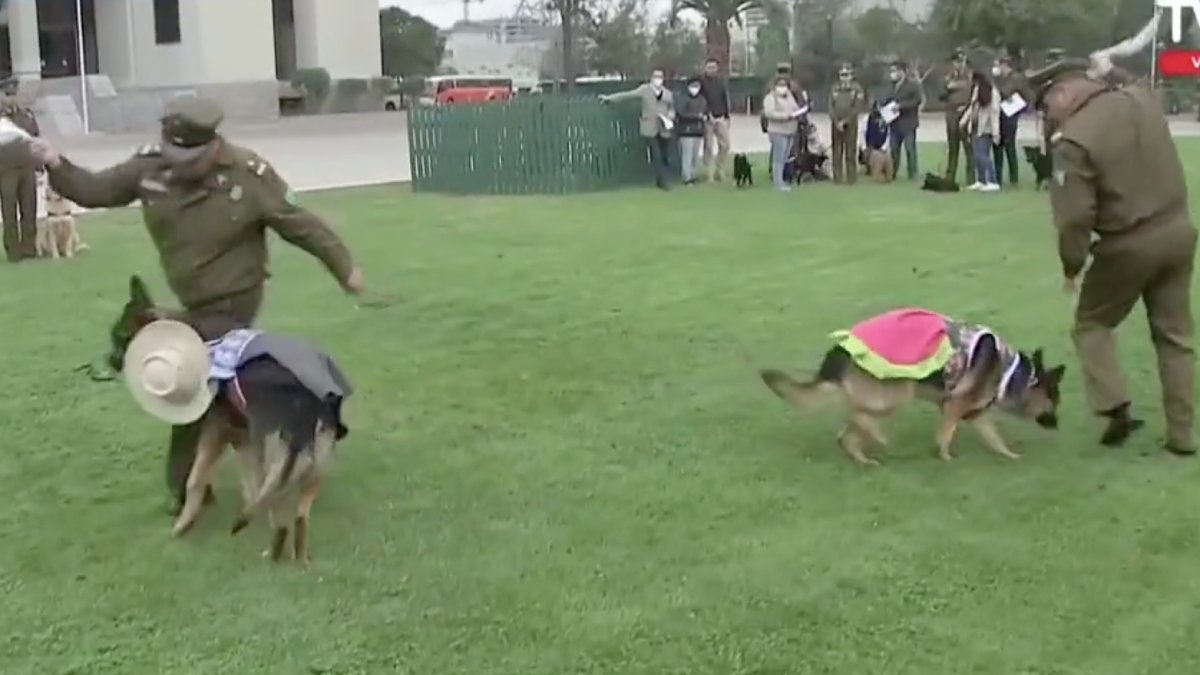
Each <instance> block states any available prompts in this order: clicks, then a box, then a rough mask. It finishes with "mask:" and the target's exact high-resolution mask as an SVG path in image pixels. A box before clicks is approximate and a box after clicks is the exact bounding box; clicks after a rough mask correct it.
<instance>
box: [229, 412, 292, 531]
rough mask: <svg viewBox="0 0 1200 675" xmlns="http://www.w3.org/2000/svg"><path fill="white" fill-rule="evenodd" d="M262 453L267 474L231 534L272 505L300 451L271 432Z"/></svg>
mask: <svg viewBox="0 0 1200 675" xmlns="http://www.w3.org/2000/svg"><path fill="white" fill-rule="evenodd" d="M263 454H264V455H265V456H266V457H267V461H268V469H267V476H266V478H265V479H263V482H262V485H261V486H259V488H258V494H256V495H254V498H253V499H251V500H250V503H248V504H246V505H244V506H243V507H242V512H241V514H240V515H238V519H237V520H236V521H235V522H234V523H233V531H232V534H237V533H238V532H241V531H242V530H244V529H246V526H247V525H249V524H250V521H251V520H253V519H254V518H255V517H256V516H258V514H260V513H262V512H263V511H264V510H266V509H267V508H269V507H271V506H274V504H275V501H276V500H277V499H279V497H280V495H281V494H282V492H283V486H285V485H287V482H288V479H289V478H291V477H292V475H293V474H294V473H295V472H296V464H297V463H298V461H299V459H300V454H301V453H300V452H296V451H294V450H292V449H291V448H289V447H288V446H287V443H285V442H284V441H283V439H282V438H281V437H280V436H279V435H278V434H272V435H270V436H269V437H267V438H266V440H265V441H264V447H263Z"/></svg>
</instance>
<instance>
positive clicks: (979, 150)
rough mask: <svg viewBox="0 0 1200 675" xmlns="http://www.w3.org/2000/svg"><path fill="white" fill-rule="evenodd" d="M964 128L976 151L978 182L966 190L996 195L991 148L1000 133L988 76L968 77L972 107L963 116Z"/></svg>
mask: <svg viewBox="0 0 1200 675" xmlns="http://www.w3.org/2000/svg"><path fill="white" fill-rule="evenodd" d="M962 122H963V126H964V127H966V131H967V133H968V134H971V135H972V138H971V142H972V143H973V144H974V145H973V149H974V150H975V177H976V178H977V179H978V181H977V182H976V183H975V184H974V185H971V186H970V187H968V188H967V189H968V190H979V191H981V192H995V191H997V190H999V189H1000V184H999V182H998V180H997V178H996V164H995V162H994V161H993V160H992V147H993V146H994V145H995V142H996V136H997V134H999V132H1000V102H999V101H998V100H997V97H996V95H995V90H994V89H993V88H992V83H991V82H989V81H988V79H987V76H986V75H984V74H983V73H980V72H975V73H974V74H973V75H972V76H971V105H970V106H968V107H967V111H966V113H965V114H964V115H963V120H962Z"/></svg>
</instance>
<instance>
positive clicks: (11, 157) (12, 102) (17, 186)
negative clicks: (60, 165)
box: [0, 77, 40, 263]
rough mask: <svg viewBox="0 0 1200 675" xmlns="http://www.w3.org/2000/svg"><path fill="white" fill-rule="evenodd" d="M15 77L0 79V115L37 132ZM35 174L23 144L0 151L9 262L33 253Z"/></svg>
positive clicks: (0, 202) (0, 192)
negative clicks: (18, 97)
mask: <svg viewBox="0 0 1200 675" xmlns="http://www.w3.org/2000/svg"><path fill="white" fill-rule="evenodd" d="M18 85H19V83H18V80H17V78H15V77H10V78H8V79H7V80H5V81H4V82H3V83H0V116H3V117H7V118H8V119H9V120H10V121H12V123H13V124H14V125H16V126H17V127H20V128H21V129H23V130H24V131H25V133H27V134H29V135H30V136H37V135H38V134H39V133H40V130H39V128H38V123H37V118H36V117H35V116H34V114H33V111H32V110H30V109H29V108H27V107H25V106H24V105H22V104H21V103H20V102H19V101H18V100H17V90H18ZM37 205H38V196H37V175H36V173H35V171H34V165H33V162H32V161H31V158H30V157H28V153H27V152H26V148H25V146H23V145H22V146H19V147H14V148H13V149H11V150H7V151H6V152H4V153H2V154H0V214H2V215H3V220H4V253H5V255H6V256H7V257H8V261H9V262H11V263H17V262H21V261H22V260H30V259H33V258H36V257H37Z"/></svg>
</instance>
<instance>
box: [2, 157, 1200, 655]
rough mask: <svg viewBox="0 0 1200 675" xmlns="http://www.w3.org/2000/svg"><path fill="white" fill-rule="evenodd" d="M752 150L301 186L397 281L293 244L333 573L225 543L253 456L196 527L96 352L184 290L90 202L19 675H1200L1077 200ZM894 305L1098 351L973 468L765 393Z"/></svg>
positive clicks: (31, 308)
mask: <svg viewBox="0 0 1200 675" xmlns="http://www.w3.org/2000/svg"><path fill="white" fill-rule="evenodd" d="M1183 151H1184V152H1185V154H1188V155H1189V156H1190V157H1191V159H1190V160H1189V162H1190V164H1191V169H1192V174H1193V176H1200V159H1198V158H1197V156H1198V154H1200V145H1196V144H1194V143H1188V144H1186V145H1184V146H1183ZM930 161H935V160H932V159H931V160H930ZM927 166H928V167H929V168H933V167H934V166H935V164H932V163H929V162H927ZM759 169H760V170H759V176H758V178H759V183H760V187H759V188H758V189H755V190H750V191H740V192H739V191H735V190H733V189H731V188H715V187H707V186H706V187H699V188H694V189H691V190H686V191H685V190H677V191H674V192H672V193H670V194H662V193H659V192H657V191H653V190H632V191H627V192H622V193H618V194H607V195H594V196H585V197H576V198H569V199H568V198H505V199H493V198H473V199H448V198H442V197H437V196H414V195H411V194H408V193H407V191H406V190H404V189H402V188H395V187H392V188H377V189H363V190H352V191H347V192H339V193H327V194H318V195H310V196H308V197H306V198H305V200H306V203H307V204H308V205H309V206H311V207H312V208H314V209H316V210H317V211H319V212H321V213H324V214H327V215H328V216H329V217H330V219H331V220H332V221H334V222H335V223H336V224H338V225H339V226H340V227H341V229H342V231H343V232H344V233H345V236H346V238H347V239H348V241H349V242H350V244H351V245H352V246H353V248H354V250H355V251H356V252H357V253H358V255H359V256H360V258H361V262H362V264H363V266H364V268H365V269H366V272H367V278H368V282H369V284H370V286H371V288H372V289H373V290H374V291H377V292H387V293H398V294H400V296H401V297H402V302H401V303H400V304H398V305H396V306H395V307H392V308H389V309H361V310H359V309H356V308H355V305H354V303H353V302H351V301H350V300H348V299H346V298H345V297H344V296H342V295H341V294H340V292H339V291H338V290H337V287H336V285H335V284H334V282H333V280H332V279H330V278H329V277H328V276H327V274H326V273H325V272H324V271H323V269H322V268H321V267H320V266H319V265H318V264H317V263H315V262H314V261H312V260H311V259H309V258H307V257H306V256H304V255H303V254H301V253H299V252H296V251H294V250H291V249H288V248H285V247H284V246H282V245H276V247H275V249H274V250H275V261H274V272H275V277H274V280H273V282H272V284H271V287H270V292H269V299H268V304H267V307H266V309H265V313H264V316H263V319H262V325H263V326H264V327H266V328H270V329H274V330H279V331H285V332H289V333H294V334H299V335H304V336H307V337H309V338H312V339H313V340H315V341H316V342H318V343H319V344H321V345H323V346H325V347H326V348H327V349H328V350H329V351H331V352H332V353H333V354H335V355H336V356H337V357H338V359H339V360H340V362H341V363H342V365H343V366H344V368H345V369H346V370H347V372H348V373H350V375H351V377H352V378H354V379H355V383H356V384H357V386H358V393H357V395H356V397H355V398H354V399H352V400H351V402H350V407H349V415H350V420H349V421H350V425H351V427H352V432H351V436H350V438H349V439H347V442H346V443H345V444H344V445H343V447H342V453H341V455H340V459H339V463H338V465H337V467H336V469H335V472H334V475H333V476H332V478H331V480H330V482H329V483H328V485H327V487H326V489H325V491H324V492H323V494H322V497H321V499H320V500H319V501H318V502H317V506H316V509H315V511H314V520H313V540H312V546H313V557H314V560H313V563H312V565H311V566H310V568H309V569H308V571H306V572H303V571H300V570H299V569H298V568H296V567H294V566H281V567H273V566H271V565H270V564H269V563H266V562H264V561H263V560H262V559H260V558H259V555H258V553H259V551H260V550H261V549H262V548H263V546H264V544H265V543H266V539H267V534H266V532H265V526H264V525H263V524H262V523H258V524H256V525H254V526H253V527H252V528H251V529H250V530H249V531H247V532H246V533H243V534H242V535H240V536H239V537H236V538H233V537H230V536H229V534H228V531H229V526H230V525H231V524H232V521H233V518H234V513H235V510H236V508H237V503H238V499H239V498H238V484H237V479H236V475H235V469H234V462H232V461H229V462H226V464H225V466H223V467H222V469H223V470H222V471H221V472H220V475H219V477H218V481H217V483H218V484H217V486H216V487H217V491H218V498H219V503H218V504H217V505H216V507H215V508H214V509H211V510H209V511H208V512H206V514H205V517H204V518H203V520H202V521H201V523H200V525H199V526H198V527H197V529H196V531H194V532H193V534H192V535H191V536H190V537H189V538H187V539H184V540H181V541H175V540H171V539H170V538H169V536H168V530H169V527H170V519H169V517H168V516H167V515H165V511H164V507H165V503H166V500H165V490H164V487H163V484H162V472H163V469H162V464H163V457H164V455H165V441H166V435H167V429H166V427H165V426H164V425H162V424H159V423H156V422H154V421H152V420H151V419H149V418H148V417H147V416H145V415H144V414H142V413H140V411H139V410H137V409H136V408H135V406H134V404H133V403H132V401H131V399H130V398H129V397H128V396H127V395H126V392H125V390H124V388H123V386H121V385H120V384H118V383H108V384H97V383H93V382H90V381H88V380H87V379H86V378H84V377H82V376H81V375H80V374H78V373H74V372H72V368H73V367H75V366H76V365H78V364H80V363H82V362H84V361H88V360H90V359H93V358H95V357H98V356H99V355H100V354H102V353H103V351H104V350H105V348H106V331H107V328H108V325H109V324H110V322H111V321H112V319H113V318H114V316H115V313H116V312H117V311H118V309H119V307H120V305H121V303H122V302H123V300H124V297H125V293H126V281H127V278H128V276H129V275H130V274H131V273H140V274H143V275H145V276H146V277H147V278H148V279H149V280H151V281H152V283H153V287H154V288H155V289H157V290H158V292H159V296H160V299H161V300H163V301H167V300H168V299H169V297H168V295H167V293H166V291H165V287H164V285H163V283H162V277H161V274H160V272H159V271H158V268H157V258H156V256H155V254H154V252H153V250H152V248H151V245H150V243H149V240H148V237H147V235H146V234H145V232H144V230H143V229H142V227H141V225H140V223H139V219H138V214H137V213H136V212H133V211H121V212H112V213H107V214H102V215H97V216H93V217H90V218H88V219H87V220H86V221H85V222H84V224H83V231H84V236H85V239H86V240H87V241H88V242H89V243H90V244H91V246H92V250H91V251H89V252H88V253H86V254H85V255H84V257H82V258H80V259H78V260H76V261H74V262H71V263H58V264H52V263H45V264H30V265H21V266H18V267H12V266H3V267H0V285H2V286H3V288H4V293H3V294H0V317H2V320H3V323H4V325H5V331H4V335H5V337H4V338H3V340H4V341H3V349H0V370H2V371H3V372H4V374H5V381H6V383H7V392H6V396H5V397H4V398H3V399H0V419H2V420H3V421H4V424H5V425H6V427H5V428H6V431H7V434H6V437H5V443H4V449H3V451H0V494H2V495H3V502H2V505H0V591H2V592H3V612H2V613H0V673H4V675H14V674H17V673H36V674H38V675H58V674H66V673H74V674H83V673H105V674H110V673H113V674H115V673H121V674H126V673H133V674H147V675H151V674H152V675H164V674H174V673H198V674H199V673H228V674H237V675H248V674H254V673H271V674H276V673H278V674H284V675H289V674H293V673H297V674H303V673H330V674H333V673H338V674H349V673H371V674H375V673H414V674H422V675H425V674H427V675H449V674H452V673H462V674H464V675H485V674H492V673H495V674H505V675H543V674H544V675H563V674H565V673H604V674H617V673H620V674H626V673H628V674H645V675H666V674H670V673H677V674H679V675H693V674H697V673H712V674H714V675H730V674H733V673H759V674H767V673H770V674H777V673H778V674H783V673H828V674H837V675H841V674H855V675H866V674H884V673H886V674H888V675H961V674H965V673H989V674H996V675H1017V674H1034V673H1036V674H1040V675H1049V674H1055V675H1059V674H1067V673H1072V674H1078V675H1135V674H1139V673H1146V674H1148V675H1150V674H1152V675H1167V674H1173V673H1180V674H1184V673H1187V674H1191V673H1196V672H1197V671H1198V669H1200V642H1197V640H1196V634H1197V630H1200V613H1198V611H1197V609H1198V608H1200V574H1197V570H1198V569H1200V568H1198V565H1200V528H1198V527H1197V513H1198V512H1200V489H1198V483H1200V473H1198V471H1197V468H1196V465H1195V464H1193V463H1188V462H1186V461H1180V460H1176V459H1173V458H1168V457H1167V456H1165V455H1164V454H1162V453H1160V452H1158V451H1157V445H1156V436H1157V434H1158V433H1159V431H1160V430H1161V426H1162V425H1161V421H1160V407H1159V403H1158V401H1157V390H1158V387H1157V382H1156V379H1155V376H1154V362H1153V358H1152V353H1151V351H1150V349H1149V343H1148V338H1147V330H1146V328H1145V326H1144V325H1143V324H1144V322H1143V319H1142V316H1141V314H1140V310H1139V313H1138V314H1137V315H1136V316H1135V317H1134V319H1133V320H1132V321H1130V322H1129V325H1128V326H1127V327H1126V329H1125V330H1124V333H1123V335H1124V336H1125V337H1126V340H1125V342H1124V343H1123V346H1122V349H1123V351H1124V357H1125V363H1126V366H1127V368H1128V371H1129V374H1130V376H1131V378H1132V382H1133V387H1134V393H1135V396H1136V401H1137V403H1138V404H1139V405H1140V407H1141V410H1142V412H1143V413H1144V414H1146V415H1147V416H1148V419H1149V420H1150V422H1151V425H1150V428H1149V430H1148V432H1147V433H1145V434H1144V435H1142V436H1141V437H1139V438H1138V439H1137V440H1136V442H1135V443H1133V444H1132V445H1131V446H1130V447H1127V448H1125V449H1122V450H1107V449H1102V448H1100V447H1099V446H1098V445H1097V444H1096V438H1097V436H1098V433H1099V427H1098V424H1097V422H1096V421H1095V420H1094V419H1092V418H1091V417H1090V416H1089V413H1088V411H1087V410H1086V407H1085V405H1084V402H1083V400H1082V392H1081V389H1080V385H1079V379H1078V369H1077V368H1076V366H1075V364H1074V359H1073V357H1072V354H1071V347H1070V341H1069V338H1068V326H1069V322H1070V313H1071V300H1070V299H1069V298H1067V297H1065V296H1063V295H1062V293H1061V292H1060V283H1061V279H1060V278H1059V273H1058V269H1059V268H1058V262H1057V257H1056V255H1055V252H1054V237H1053V236H1052V228H1051V225H1050V222H1049V206H1048V200H1047V197H1046V195H1045V193H1034V192H1033V191H1032V190H1029V189H1025V190H1023V191H1020V192H1016V193H1012V194H1000V195H977V194H960V195H945V196H937V195H928V194H924V193H920V192H918V191H917V190H916V188H915V186H913V185H912V184H899V185H894V186H884V187H880V186H874V185H867V184H864V185H860V186H859V187H856V188H838V187H834V186H826V185H822V186H816V187H804V188H801V189H798V190H796V191H795V192H793V193H791V194H787V195H784V194H776V193H774V192H772V191H770V190H769V189H767V188H766V183H767V180H766V175H765V167H764V166H763V165H762V164H761V163H760V164H759ZM902 305H921V306H926V307H929V308H931V309H937V310H940V311H943V312H947V313H950V314H953V315H955V316H960V317H964V318H969V319H972V320H976V321H980V322H987V323H990V324H993V325H994V326H995V327H997V328H998V329H1000V330H1001V332H1002V333H1003V334H1004V336H1006V337H1007V338H1008V339H1010V340H1011V341H1013V342H1015V343H1016V344H1018V345H1019V346H1021V347H1024V348H1026V349H1032V348H1034V347H1038V346H1042V347H1044V348H1045V349H1046V350H1047V353H1048V356H1049V357H1050V358H1051V359H1052V360H1053V361H1054V362H1059V361H1061V360H1064V359H1065V360H1067V362H1068V363H1069V364H1070V365H1069V367H1068V373H1067V383H1066V386H1065V391H1064V396H1065V397H1066V401H1065V405H1064V409H1063V410H1062V411H1061V417H1062V421H1063V424H1062V428H1061V429H1060V430H1059V431H1058V432H1056V433H1050V432H1044V431H1041V430H1039V429H1036V428H1034V427H1033V426H1032V425H1028V426H1026V425H1023V424H1021V423H1017V422H1014V423H1011V424H1007V425H1006V426H1005V429H1006V432H1007V433H1006V435H1007V436H1008V437H1009V439H1010V441H1011V442H1012V444H1013V446H1014V449H1015V450H1017V451H1018V452H1023V453H1024V454H1025V458H1024V459H1023V460H1022V461H1020V462H1016V463H1010V462H1006V461H1004V460H1002V459H1000V458H998V457H996V456H995V455H992V454H991V453H989V452H987V451H986V450H985V449H984V448H983V447H982V445H981V443H980V442H979V441H978V440H977V438H976V437H975V436H974V435H973V434H972V433H971V432H970V431H969V430H967V432H966V433H965V434H964V435H963V436H962V437H961V438H960V441H959V443H958V446H957V447H958V451H959V455H960V459H959V460H958V461H956V462H954V463H950V464H944V463H942V462H940V461H939V460H938V459H937V458H936V454H935V450H934V446H933V440H932V435H933V427H932V421H933V419H934V417H933V414H932V412H931V411H930V410H928V409H924V408H921V409H917V408H914V409H911V410H909V411H907V412H906V413H904V414H902V415H901V416H899V417H898V418H897V419H895V420H894V423H893V424H892V425H890V426H889V427H888V429H889V431H890V434H891V436H892V443H893V446H892V447H891V448H890V449H889V450H887V451H885V452H884V453H882V454H880V455H879V457H880V459H881V460H882V461H883V466H881V467H879V468H877V469H874V470H869V471H865V470H862V469H859V468H858V467H856V466H854V465H853V464H852V463H851V462H850V461H848V460H847V459H846V457H845V456H844V455H843V454H842V452H841V451H840V450H839V449H838V447H837V445H836V444H835V442H834V440H833V438H834V434H835V433H836V431H837V429H838V427H839V419H838V418H837V417H836V416H834V415H831V414H830V413H828V412H810V413H807V414H806V413H803V412H801V411H796V410H793V409H790V408H788V407H787V406H786V405H785V404H784V403H783V402H781V401H779V400H777V399H775V398H774V397H773V396H772V395H771V394H770V393H769V392H768V391H767V390H766V388H765V387H763V386H762V385H761V383H760V382H759V380H758V379H757V376H756V373H755V368H754V367H755V366H758V365H768V364H769V365H778V366H784V367H788V368H790V369H792V370H794V371H797V372H802V371H805V370H808V369H809V368H811V367H815V365H816V363H817V359H818V358H819V356H820V355H821V353H822V352H823V350H824V349H825V348H826V346H827V338H826V334H827V333H828V332H829V331H831V330H834V329H838V328H843V327H847V326H849V325H851V324H852V323H853V322H855V321H857V320H859V319H862V318H865V317H867V316H869V315H871V314H872V313H875V312H879V311H882V310H886V309H890V308H894V307H897V306H902ZM747 354H748V355H749V356H750V359H751V360H752V361H753V363H752V364H747V363H746V361H745V358H744V357H745V355H747Z"/></svg>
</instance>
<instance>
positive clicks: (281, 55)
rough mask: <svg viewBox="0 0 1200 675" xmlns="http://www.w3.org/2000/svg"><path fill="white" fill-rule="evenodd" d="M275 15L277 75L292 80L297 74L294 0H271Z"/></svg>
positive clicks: (277, 77)
mask: <svg viewBox="0 0 1200 675" xmlns="http://www.w3.org/2000/svg"><path fill="white" fill-rule="evenodd" d="M271 11H272V12H273V13H274V15H275V77H276V79H279V80H286V81H291V79H292V76H293V75H295V74H296V12H295V6H294V5H293V3H292V0H271Z"/></svg>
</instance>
